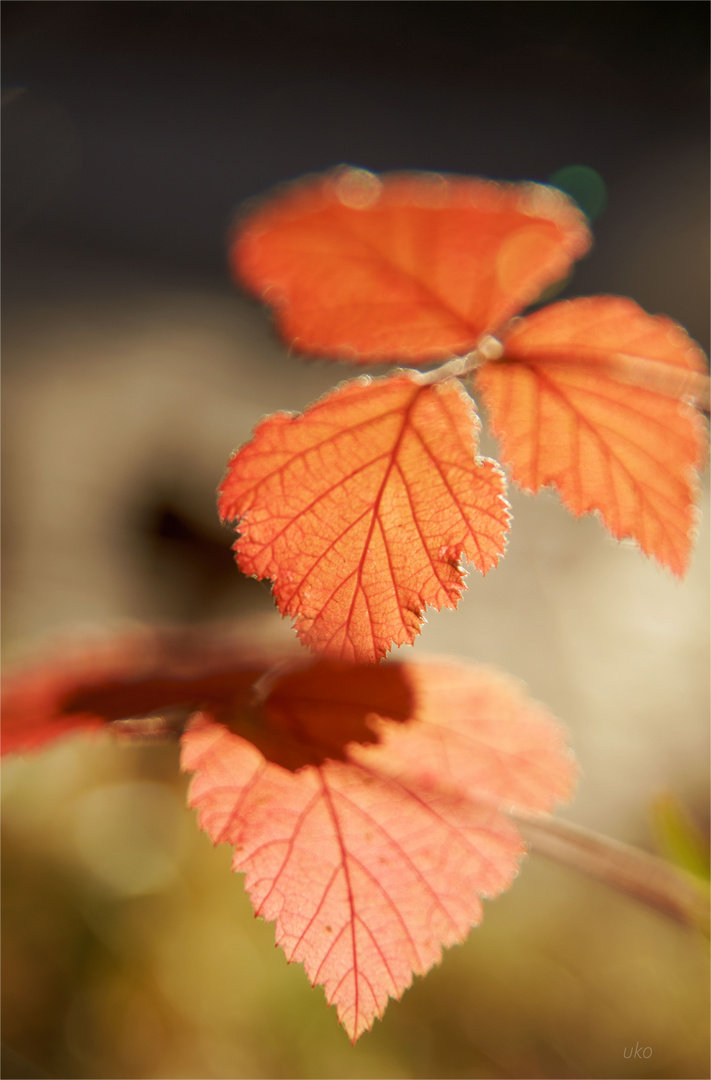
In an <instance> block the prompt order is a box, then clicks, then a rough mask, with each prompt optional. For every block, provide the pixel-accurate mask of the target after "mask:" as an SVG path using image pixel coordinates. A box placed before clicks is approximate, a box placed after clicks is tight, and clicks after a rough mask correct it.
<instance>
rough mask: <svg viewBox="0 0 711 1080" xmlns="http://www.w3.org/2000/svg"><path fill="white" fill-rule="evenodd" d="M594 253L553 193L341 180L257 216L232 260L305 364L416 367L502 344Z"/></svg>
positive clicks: (319, 181) (569, 208)
mask: <svg viewBox="0 0 711 1080" xmlns="http://www.w3.org/2000/svg"><path fill="white" fill-rule="evenodd" d="M589 242H590V241H589V234H588V230H587V227H586V224H585V219H584V218H583V215H582V214H580V213H579V211H578V210H577V209H576V208H575V206H574V204H573V203H572V202H570V201H569V200H568V199H567V197H566V196H564V195H563V194H562V193H561V192H560V191H557V190H556V189H554V188H548V187H543V186H541V185H537V184H527V183H526V184H495V183H493V182H491V181H487V180H478V179H472V178H469V177H455V176H452V177H445V176H440V175H437V174H434V173H409V174H408V173H403V174H389V175H388V174H386V175H384V176H382V177H376V176H374V175H373V174H372V173H369V172H366V171H365V170H364V169H353V168H345V167H344V168H339V169H335V170H333V171H332V172H329V173H326V174H324V175H323V176H317V177H313V178H310V179H307V180H304V181H300V182H297V183H295V184H292V185H290V186H288V187H286V188H284V189H282V191H281V193H278V194H273V195H272V196H271V197H270V198H269V199H268V200H266V201H265V202H264V203H262V204H260V205H258V206H257V208H256V209H251V210H250V211H249V212H248V213H247V214H246V215H245V216H244V217H243V219H242V220H241V222H240V223H239V226H238V228H237V230H236V232H235V235H234V238H233V242H232V245H231V256H230V257H231V263H232V267H233V271H234V273H235V276H236V278H237V280H238V281H239V282H240V283H241V284H243V285H244V286H245V287H246V288H247V289H249V290H250V291H251V292H253V293H255V294H256V295H257V296H258V297H260V299H263V300H264V302H265V303H267V304H269V305H270V306H271V307H272V308H273V309H274V310H275V315H276V321H277V325H278V328H279V330H280V332H281V334H282V336H283V337H284V338H285V340H286V341H287V342H288V343H289V344H290V345H291V346H292V347H293V348H295V349H296V350H298V351H299V352H302V353H307V354H309V355H312V356H324V357H331V358H337V359H341V360H349V361H351V362H353V363H361V364H365V363H384V362H394V361H397V362H404V363H407V364H410V365H411V364H416V363H422V362H425V361H432V360H438V361H441V360H446V359H448V358H449V357H450V356H456V355H460V354H464V353H467V352H469V351H470V350H471V349H473V348H475V347H476V345H477V343H478V342H479V340H480V339H481V338H482V336H484V335H485V334H488V333H494V334H496V333H497V332H498V331H499V330H500V329H501V328H502V327H504V326H505V324H506V323H507V321H508V320H509V319H510V318H511V316H512V315H515V314H517V313H518V312H519V311H520V310H521V309H522V308H524V307H526V306H527V305H528V304H530V303H532V302H533V301H534V300H535V299H536V298H537V297H538V295H539V294H540V293H541V292H542V291H543V290H544V289H545V288H546V287H547V286H548V285H550V284H552V283H553V282H556V281H558V280H560V279H561V278H564V277H565V276H566V274H567V273H568V270H569V269H570V266H571V265H572V263H573V261H574V260H575V259H579V258H580V257H581V256H582V255H584V254H585V252H586V250H587V248H588V246H589Z"/></svg>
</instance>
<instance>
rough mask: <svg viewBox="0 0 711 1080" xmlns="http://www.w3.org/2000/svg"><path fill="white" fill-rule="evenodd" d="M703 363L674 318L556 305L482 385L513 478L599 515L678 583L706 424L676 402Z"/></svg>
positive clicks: (483, 376)
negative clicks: (551, 489) (554, 492)
mask: <svg viewBox="0 0 711 1080" xmlns="http://www.w3.org/2000/svg"><path fill="white" fill-rule="evenodd" d="M704 370H705V363H704V356H703V353H702V352H701V350H700V349H699V348H698V347H697V346H696V345H695V344H694V342H692V341H691V340H690V339H689V337H688V336H687V335H686V333H685V332H684V331H683V329H682V328H681V327H680V326H678V325H677V324H676V323H673V322H672V321H671V320H670V319H667V318H664V317H661V316H651V315H648V314H646V312H644V311H642V309H641V308H639V307H638V306H637V305H636V304H635V303H633V302H632V301H631V300H626V299H620V298H617V297H606V296H599V297H590V298H587V299H581V300H571V301H567V302H564V303H558V304H553V305H551V306H549V307H546V308H543V309H541V310H540V311H537V312H535V313H534V314H533V315H530V316H528V317H527V318H525V319H521V320H519V321H518V322H516V323H515V324H514V326H513V327H512V329H511V331H510V333H509V334H508V336H507V337H506V339H505V343H504V356H503V359H502V360H501V361H497V362H496V363H488V364H485V365H484V366H483V367H482V368H481V369H480V370H479V371H477V373H476V377H475V386H476V389H477V390H478V391H479V392H481V394H482V396H483V398H484V401H485V403H486V405H487V408H488V412H489V418H490V423H491V427H492V430H493V431H494V433H495V434H496V435H497V437H498V438H499V440H500V442H501V446H502V453H503V459H504V460H505V461H506V462H507V463H508V464H509V465H510V467H511V474H512V477H513V479H514V480H515V481H516V483H517V484H519V485H520V486H521V487H523V488H524V489H526V490H528V491H532V492H536V491H539V490H540V489H541V488H542V487H545V486H547V485H552V486H554V487H556V488H557V489H558V491H559V493H560V496H561V498H562V500H563V502H564V503H565V505H566V506H567V507H568V509H569V510H571V511H572V512H573V513H574V514H576V515H580V514H584V513H587V512H589V511H592V510H598V511H599V512H600V514H601V515H602V518H603V520H604V522H605V524H606V525H607V527H608V529H609V530H610V532H611V533H612V534H613V536H615V537H616V538H617V539H618V540H621V539H623V538H626V537H630V538H633V539H634V540H636V541H637V543H638V544H639V546H640V547H641V549H642V551H644V552H645V553H646V554H648V555H653V556H654V557H655V558H656V559H657V560H658V561H659V562H660V563H662V564H663V565H664V566H667V567H669V568H670V569H671V570H672V571H673V572H674V573H675V574H677V575H679V576H681V575H682V574H683V573H684V571H685V570H686V567H687V564H688V560H689V554H690V550H691V544H692V540H693V533H694V525H695V521H696V510H695V505H694V500H695V493H696V476H695V471H694V470H695V468H696V467H697V466H698V465H699V463H700V462H701V460H702V457H703V449H704V444H705V439H704V425H703V422H702V419H701V417H700V415H699V414H698V413H697V412H696V411H695V410H694V408H693V407H692V406H691V405H690V404H687V403H686V402H684V401H680V400H679V398H680V397H682V396H683V394H684V392H685V390H686V391H687V392H689V391H691V390H692V389H693V387H694V386H695V382H694V379H695V377H697V376H698V374H699V373H701V372H703V371H704Z"/></svg>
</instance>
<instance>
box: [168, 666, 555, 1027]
mask: <svg viewBox="0 0 711 1080" xmlns="http://www.w3.org/2000/svg"><path fill="white" fill-rule="evenodd" d="M329 669H330V670H332V671H333V673H334V674H337V673H338V672H339V671H340V672H341V674H342V673H343V670H344V668H343V666H342V665H341V666H340V667H338V666H335V667H334V666H333V664H332V662H329V661H323V660H322V661H319V662H317V663H315V664H313V665H312V666H311V667H309V668H306V669H305V670H304V671H302V672H301V674H300V675H299V683H298V686H299V694H300V696H302V697H303V696H305V697H307V698H308V697H309V695H314V696H316V697H317V698H318V699H319V701H320V706H321V707H322V708H327V707H328V696H329V692H330V693H332V694H333V692H334V691H335V692H336V696H335V697H334V698H333V701H332V703H331V708H332V710H333V717H332V719H333V724H334V727H336V728H337V727H338V718H339V715H340V713H341V709H342V705H343V699H344V695H343V692H342V691H339V690H338V685H339V684H338V679H337V678H335V679H331V680H330V681H329V680H328V678H327V679H326V684H327V685H329V686H330V691H326V692H324V691H323V689H322V687H323V685H324V674H327V673H328V671H329ZM391 669H393V670H395V671H398V672H401V673H402V676H401V677H402V678H403V679H404V681H405V682H407V681H409V682H410V684H411V692H412V720H411V721H410V722H409V723H406V724H402V723H393V721H392V719H390V718H389V717H388V713H387V712H386V711H385V710H383V711H382V712H381V713H380V715H379V716H376V715H373V716H372V717H371V719H370V724H371V725H372V726H373V727H374V728H376V729H377V731H378V734H379V735H380V737H381V740H382V742H381V743H380V744H376V745H370V746H363V745H360V744H358V743H352V744H350V745H349V746H347V747H346V748H345V760H343V761H333V760H326V761H324V762H323V763H322V764H320V765H309V766H306V767H305V768H303V769H300V770H298V771H297V772H289V771H287V770H286V769H284V768H282V767H281V766H279V765H277V764H274V763H273V762H270V761H267V760H266V759H265V758H264V756H263V755H262V754H261V753H260V752H259V751H258V750H257V749H256V748H255V746H254V745H252V744H251V743H250V742H248V741H247V740H245V739H243V738H241V737H240V736H238V735H236V734H234V733H233V732H231V731H228V730H227V728H226V727H224V726H221V725H217V724H215V723H213V722H212V721H211V720H210V719H209V718H208V717H203V718H202V719H198V720H197V721H196V723H195V727H194V728H192V729H191V730H189V731H188V732H187V733H186V734H185V735H184V736H183V739H182V745H183V756H182V764H183V768H184V769H186V770H187V771H190V772H193V773H195V776H194V778H193V781H192V783H191V787H190V794H189V802H190V805H192V806H194V807H195V808H196V809H197V810H198V813H199V819H200V824H201V827H202V828H203V829H204V830H205V831H206V832H207V833H208V835H209V836H210V837H211V839H212V840H213V842H214V843H219V842H225V843H229V844H231V845H232V846H233V847H234V849H235V855H234V860H233V868H234V869H235V870H237V871H243V872H245V874H246V878H245V885H246V888H247V890H248V891H249V893H250V895H251V898H252V902H253V904H254V907H255V910H256V912H257V914H258V915H261V916H263V917H264V918H265V919H268V920H270V921H273V922H275V924H276V939H277V943H278V944H279V945H281V946H282V948H283V949H284V951H285V953H286V956H287V959H288V960H290V961H299V962H301V963H303V965H304V967H305V969H306V973H307V975H308V976H309V979H310V980H311V982H312V983H313V984H321V985H323V986H324V987H325V990H326V997H327V1000H328V1002H329V1003H330V1004H335V1005H336V1008H337V1012H338V1017H339V1020H340V1021H341V1023H342V1024H343V1025H344V1027H345V1028H346V1030H347V1031H348V1033H349V1035H350V1036H351V1038H352V1039H353V1040H355V1039H357V1038H358V1036H359V1035H361V1034H362V1032H363V1031H365V1030H367V1029H368V1028H369V1027H370V1026H371V1024H372V1022H373V1020H374V1019H375V1018H376V1017H378V1016H381V1015H382V1013H383V1011H384V1009H385V1006H386V1004H387V1001H388V998H389V997H395V998H398V997H400V995H401V994H402V992H403V990H404V989H405V988H406V987H407V986H409V984H410V982H411V980H412V975H413V974H424V973H425V972H426V971H427V970H428V969H429V968H430V967H431V966H432V965H433V964H435V963H437V962H438V960H439V959H440V956H441V950H442V947H444V946H448V945H452V944H455V943H456V942H461V941H463V940H464V938H465V937H466V935H467V933H468V932H469V929H470V927H471V926H473V925H476V924H477V923H478V922H479V921H480V920H481V915H482V905H481V899H480V898H481V897H484V896H495V895H497V894H498V893H500V892H501V891H502V890H503V889H505V888H507V887H508V886H509V885H510V884H511V882H512V880H513V878H514V877H515V875H516V872H517V867H518V862H519V860H520V858H521V856H522V855H523V853H524V851H525V845H524V844H523V843H522V840H521V837H520V835H519V833H518V831H517V829H516V828H515V826H514V825H513V823H512V822H511V821H510V819H509V818H508V817H507V815H506V812H505V811H506V809H508V808H510V807H511V806H513V805H516V806H517V807H519V808H522V809H526V810H528V811H529V812H545V811H547V810H549V809H550V808H551V807H552V805H553V804H554V803H555V802H556V801H557V800H559V799H565V798H568V797H569V796H570V793H571V788H572V784H573V781H574V776H575V767H574V764H573V762H572V759H571V757H570V755H569V753H568V751H567V750H566V748H565V743H564V739H563V736H562V732H561V730H560V728H559V727H558V726H557V725H556V724H555V723H554V722H553V721H552V719H551V718H550V716H549V715H548V714H547V713H546V712H545V710H544V709H543V708H542V707H541V706H538V705H536V704H534V703H532V702H531V701H529V700H528V699H527V698H526V697H525V695H524V694H523V693H522V691H521V689H520V688H519V687H518V685H517V684H515V683H513V682H512V681H511V680H508V679H507V678H506V677H505V676H502V675H501V674H500V673H497V672H493V671H491V670H489V669H486V668H480V667H473V666H463V665H453V664H448V663H445V662H442V663H439V664H438V665H437V666H429V665H427V664H423V665H417V666H415V665H403V664H400V665H384V666H382V667H379V668H376V669H373V668H355V669H353V671H354V673H355V677H354V678H353V679H352V680H351V685H352V687H353V688H356V687H357V685H358V678H359V677H360V675H361V674H362V675H364V674H365V673H366V672H368V673H369V677H370V678H371V679H375V680H376V681H377V680H378V679H380V678H381V677H382V676H383V675H385V674H386V673H387V672H389V671H390V670H391ZM288 678H289V677H288V676H287V681H286V683H285V684H284V685H283V686H282V687H281V690H280V691H279V692H280V693H281V695H282V697H283V698H285V697H287V696H288V686H289V683H288ZM278 681H279V680H278V678H277V685H278ZM291 685H292V688H295V685H296V684H291ZM275 691H276V686H275ZM388 693H389V692H388ZM305 738H306V740H307V741H308V736H305Z"/></svg>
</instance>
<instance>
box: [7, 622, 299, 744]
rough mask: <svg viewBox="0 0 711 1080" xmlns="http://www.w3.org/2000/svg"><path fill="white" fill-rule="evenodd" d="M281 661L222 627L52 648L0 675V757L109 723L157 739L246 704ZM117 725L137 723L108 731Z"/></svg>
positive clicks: (84, 639) (146, 630)
mask: <svg viewBox="0 0 711 1080" xmlns="http://www.w3.org/2000/svg"><path fill="white" fill-rule="evenodd" d="M282 658H283V657H282V654H280V653H279V652H275V651H274V650H273V649H269V648H266V647H262V648H259V647H255V645H254V644H251V643H249V641H248V640H245V638H244V637H240V635H239V634H237V635H235V633H234V631H231V630H230V628H228V627H226V626H220V627H218V628H216V629H215V630H213V629H211V628H200V629H193V628H187V629H184V628H178V627H175V628H172V627H141V628H136V629H134V630H132V631H130V632H126V633H120V634H119V633H114V634H109V635H107V636H104V637H101V638H89V637H88V636H86V635H82V636H81V637H79V636H77V637H75V638H72V639H69V640H64V641H58V642H56V643H55V645H54V646H53V647H46V648H45V649H44V650H43V651H41V652H40V653H39V654H38V656H37V657H36V658H33V659H32V660H27V661H26V662H25V663H23V664H22V665H21V666H18V667H16V668H15V669H14V670H13V669H11V670H9V671H7V672H6V673H5V674H4V675H3V681H2V729H1V735H2V753H3V754H7V753H24V752H27V751H30V750H36V749H39V748H40V747H41V746H43V745H45V744H46V743H49V742H53V741H54V740H55V739H58V738H60V737H62V736H64V735H67V734H70V733H72V732H78V731H91V730H98V729H100V728H103V727H105V726H107V725H109V724H110V725H111V726H112V730H113V731H114V732H115V733H120V734H127V735H132V734H136V733H137V734H140V735H150V736H165V735H166V734H169V733H170V731H171V724H170V723H169V717H171V716H173V715H176V719H177V720H178V723H179V724H181V725H182V723H184V722H185V720H186V719H187V718H188V716H189V715H190V714H191V713H192V712H194V711H195V710H196V709H199V708H204V707H207V706H209V707H211V708H214V709H215V710H217V709H218V708H219V707H220V706H222V707H225V706H227V705H229V706H230V707H231V708H232V710H233V712H234V711H236V710H237V708H238V706H239V705H246V704H247V703H248V702H249V701H250V700H251V694H252V687H253V685H254V683H255V681H256V680H257V679H259V678H260V677H261V676H262V675H263V674H264V672H265V671H267V670H268V669H269V668H270V667H272V666H274V665H275V664H277V663H278V662H279V661H280V660H281V659H282ZM124 720H135V721H137V722H136V723H132V724H121V723H118V724H117V723H115V722H116V721H124Z"/></svg>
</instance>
